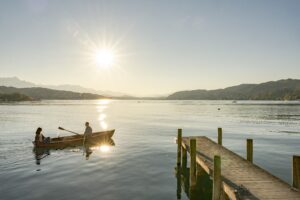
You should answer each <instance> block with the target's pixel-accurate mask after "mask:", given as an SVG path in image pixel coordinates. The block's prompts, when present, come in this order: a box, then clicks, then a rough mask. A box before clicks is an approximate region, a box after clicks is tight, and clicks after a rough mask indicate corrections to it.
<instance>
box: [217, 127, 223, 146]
mask: <svg viewBox="0 0 300 200" xmlns="http://www.w3.org/2000/svg"><path fill="white" fill-rule="evenodd" d="M218 144H219V145H222V128H218Z"/></svg>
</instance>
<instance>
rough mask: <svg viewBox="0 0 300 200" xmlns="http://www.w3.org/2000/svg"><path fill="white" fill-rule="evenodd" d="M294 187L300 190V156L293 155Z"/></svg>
mask: <svg viewBox="0 0 300 200" xmlns="http://www.w3.org/2000/svg"><path fill="white" fill-rule="evenodd" d="M293 187H294V188H297V189H299V190H300V156H296V155H294V156H293Z"/></svg>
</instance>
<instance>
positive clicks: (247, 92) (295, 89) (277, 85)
mask: <svg viewBox="0 0 300 200" xmlns="http://www.w3.org/2000/svg"><path fill="white" fill-rule="evenodd" d="M167 99H177V100H197V99H198V100H300V80H297V79H285V80H279V81H271V82H266V83H261V84H242V85H238V86H233V87H228V88H225V89H218V90H190V91H180V92H175V93H174V94H171V95H170V96H168V97H167Z"/></svg>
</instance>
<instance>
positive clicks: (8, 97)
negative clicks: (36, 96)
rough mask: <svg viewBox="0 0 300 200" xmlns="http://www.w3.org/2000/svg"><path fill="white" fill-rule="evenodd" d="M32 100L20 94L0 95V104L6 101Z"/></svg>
mask: <svg viewBox="0 0 300 200" xmlns="http://www.w3.org/2000/svg"><path fill="white" fill-rule="evenodd" d="M32 100H33V99H32V98H31V97H29V96H27V95H24V94H20V93H12V94H0V102H6V101H32Z"/></svg>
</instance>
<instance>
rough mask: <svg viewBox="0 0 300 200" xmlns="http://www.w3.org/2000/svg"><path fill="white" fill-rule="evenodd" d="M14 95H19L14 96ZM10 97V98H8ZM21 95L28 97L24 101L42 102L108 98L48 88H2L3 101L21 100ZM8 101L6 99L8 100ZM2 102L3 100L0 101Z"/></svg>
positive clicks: (0, 89) (0, 87) (0, 91)
mask: <svg viewBox="0 0 300 200" xmlns="http://www.w3.org/2000/svg"><path fill="white" fill-rule="evenodd" d="M12 94H19V96H18V95H12ZM7 95H8V96H7ZM20 95H21V96H22V95H23V96H27V97H28V98H24V99H27V100H29V99H33V100H42V99H66V100H67V99H70V100H75V99H78V100H80V99H103V98H106V97H104V96H102V95H98V94H91V93H78V92H70V91H63V90H52V89H47V88H40V87H33V88H15V87H6V86H0V97H1V96H2V97H3V99H2V100H7V101H11V100H13V99H11V98H13V97H14V96H16V97H18V99H20V98H19V97H20ZM7 97H9V98H8V99H4V98H7ZM0 100H1V99H0Z"/></svg>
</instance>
